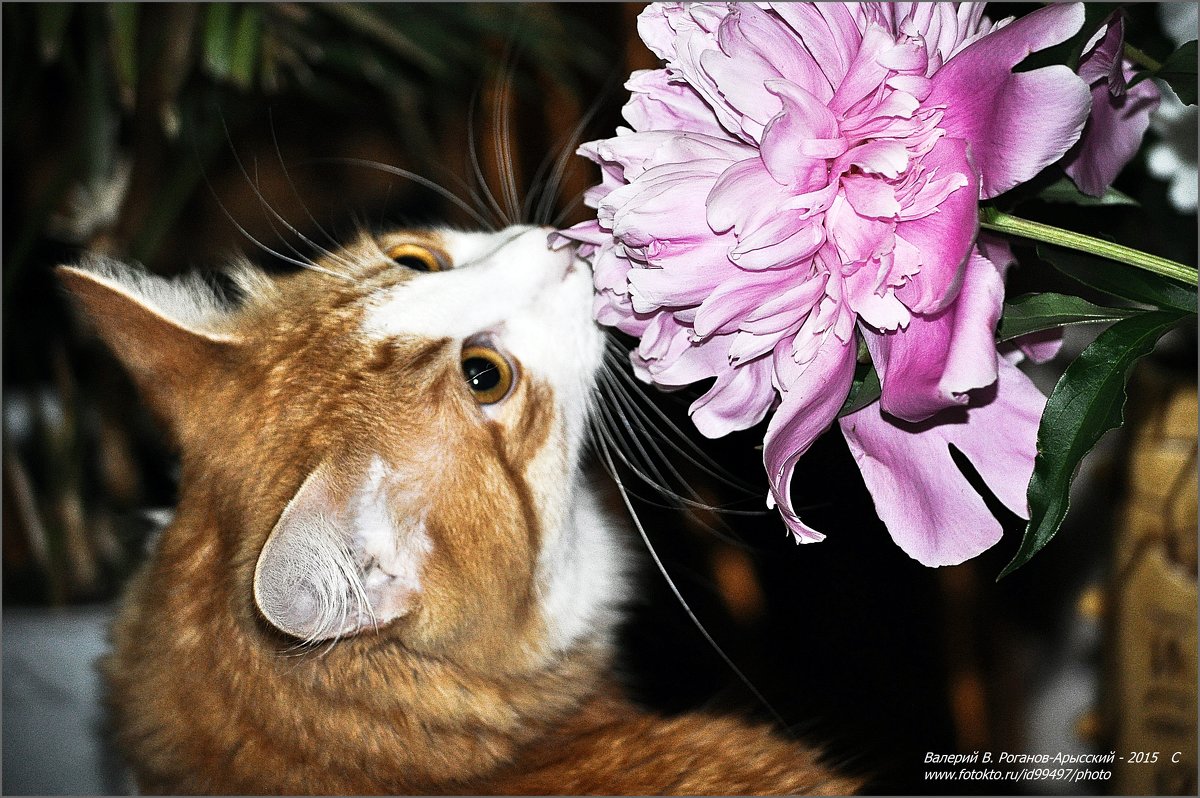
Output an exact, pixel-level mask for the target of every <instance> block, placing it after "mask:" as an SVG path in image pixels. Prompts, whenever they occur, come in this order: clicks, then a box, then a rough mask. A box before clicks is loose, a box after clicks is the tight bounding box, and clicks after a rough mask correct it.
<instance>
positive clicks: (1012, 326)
mask: <svg viewBox="0 0 1200 798" xmlns="http://www.w3.org/2000/svg"><path fill="white" fill-rule="evenodd" d="M1140 312H1145V311H1137V310H1130V309H1129V308H1106V307H1102V306H1100V305H1093V304H1092V303H1091V302H1088V301H1087V300H1086V299H1080V298H1079V297H1077V296H1068V295H1066V294H1052V293H1046V294H1026V295H1025V296H1020V297H1017V298H1016V299H1014V300H1012V301H1011V302H1006V303H1004V315H1003V316H1001V317H1000V329H999V330H998V331H997V333H996V341H997V342H1000V341H1011V340H1012V339H1014V338H1020V337H1021V336H1022V335H1028V334H1030V333H1035V332H1041V331H1042V330H1052V329H1054V328H1055V327H1065V326H1067V325H1069V324H1087V323H1090V322H1100V321H1119V320H1120V319H1124V318H1128V317H1130V316H1135V315H1137V314H1138V313H1140Z"/></svg>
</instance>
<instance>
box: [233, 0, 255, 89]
mask: <svg viewBox="0 0 1200 798" xmlns="http://www.w3.org/2000/svg"><path fill="white" fill-rule="evenodd" d="M262 28H263V26H262V8H261V7H260V6H257V5H247V6H242V9H241V13H240V14H238V19H237V27H236V28H235V29H234V32H233V44H232V47H231V48H230V59H229V78H230V80H232V81H233V84H234V85H235V86H237V87H238V88H239V89H242V90H243V91H249V90H250V88H251V87H252V86H253V85H254V73H255V68H256V67H257V65H258V53H259V49H260V46H261V44H262Z"/></svg>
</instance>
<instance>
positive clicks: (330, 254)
mask: <svg viewBox="0 0 1200 798" xmlns="http://www.w3.org/2000/svg"><path fill="white" fill-rule="evenodd" d="M268 118H269V119H270V122H271V143H272V144H273V145H274V146H275V157H276V158H278V159H279V166H280V168H281V169H283V176H284V178H285V179H286V180H287V184H288V188H290V189H291V191H292V196H294V197H295V198H296V200H297V201H298V202H299V203H300V207H301V208H303V209H304V215H305V216H307V217H308V220H309V221H310V222H312V223H313V225H315V226H316V228H317V230H318V231H319V232H320V233H321V235H323V236H325V238H327V239H328V240H329V243H331V244H333V245H334V246H335V247H336V246H338V242H337V239H335V238H334V237H333V236H332V235H330V234H329V232H328V231H327V230H326V229H325V228H324V227H322V226H321V223H320V222H318V221H317V220H316V219H315V218H314V217H313V215H312V211H310V210H309V209H308V205H307V204H306V203H305V202H304V198H303V197H301V196H300V192H299V191H298V190H297V189H296V184H295V183H294V182H293V181H292V174H291V172H289V171H288V168H287V164H286V163H285V162H284V160H283V151H282V150H281V149H280V147H279V137H278V136H277V135H276V132H275V117H274V116H273V114H272V113H270V112H269V113H268ZM293 232H295V231H294V230H293ZM296 235H299V236H300V238H301V240H303V241H305V242H307V243H308V244H309V246H312V247H315V248H316V249H318V250H320V251H321V252H322V253H323V254H324V255H326V256H327V257H329V258H330V259H332V260H333V261H335V262H336V263H338V264H339V265H341V266H344V267H346V268H347V269H349V268H351V265H352V264H351V263H350V262H349V261H348V260H346V259H345V258H343V257H342V256H341V255H339V254H338V253H337V252H334V251H333V250H331V249H328V248H327V247H324V246H322V245H321V244H318V243H317V242H315V241H313V240H311V239H310V238H308V237H307V236H305V235H303V234H301V233H298V232H297V233H296Z"/></svg>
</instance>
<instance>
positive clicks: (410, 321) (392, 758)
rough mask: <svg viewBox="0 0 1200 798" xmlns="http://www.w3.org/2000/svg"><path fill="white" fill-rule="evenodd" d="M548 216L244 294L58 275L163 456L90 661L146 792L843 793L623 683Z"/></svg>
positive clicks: (582, 312) (74, 272) (572, 318)
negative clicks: (133, 565) (116, 602)
mask: <svg viewBox="0 0 1200 798" xmlns="http://www.w3.org/2000/svg"><path fill="white" fill-rule="evenodd" d="M547 232H548V231H547V230H544V229H530V228H512V229H509V230H506V231H502V232H500V233H495V234H464V233H453V232H440V233H439V232H412V233H396V234H392V235H389V236H383V237H381V238H379V239H374V238H370V237H364V238H363V239H362V240H361V241H359V242H358V243H356V244H355V245H353V246H350V247H348V248H346V249H345V250H342V251H340V252H339V253H336V254H332V253H331V254H330V256H329V257H326V258H324V259H322V260H321V261H320V269H314V270H308V271H303V272H301V273H299V274H295V275H289V276H287V277H283V278H278V279H274V280H273V279H269V278H267V277H265V276H263V275H261V274H260V273H257V272H255V271H253V270H250V269H240V270H239V271H238V273H237V274H236V275H235V282H236V284H237V285H238V286H239V288H240V292H241V293H242V294H243V299H242V301H241V303H240V304H238V305H237V306H236V307H235V306H227V305H225V304H223V303H221V302H219V301H217V300H215V299H213V298H212V295H211V292H210V291H208V290H207V289H205V288H204V287H202V286H201V285H200V284H199V283H192V284H182V283H181V284H170V283H168V282H167V281H163V280H157V279H155V278H149V277H146V276H145V275H141V274H140V273H138V272H135V271H133V270H130V269H127V268H125V267H121V266H119V265H118V264H112V263H109V262H101V261H96V262H93V263H91V264H90V265H89V266H87V267H86V268H78V269H76V268H71V269H63V270H62V271H61V276H62V279H63V280H64V282H65V283H66V284H67V285H68V287H69V288H71V290H72V291H73V292H74V293H75V294H76V296H77V297H78V298H79V299H80V301H81V303H82V304H83V305H84V307H85V308H86V309H87V310H88V311H89V313H90V315H92V316H93V317H94V318H95V319H96V321H97V325H98V327H99V329H100V332H101V334H102V335H103V336H104V337H105V339H106V340H107V341H108V342H109V344H110V345H111V346H112V347H113V349H114V350H115V351H116V352H117V354H118V355H119V356H120V357H121V359H122V360H123V362H124V363H125V364H126V365H127V367H128V368H129V369H130V371H131V372H132V373H133V375H134V376H135V378H136V379H137V380H138V382H139V384H140V386H141V387H142V389H143V391H144V392H145V393H146V394H147V398H148V400H149V401H150V403H151V406H152V407H153V408H154V409H155V410H156V411H157V413H158V414H159V415H160V416H162V417H163V419H164V421H165V423H166V425H167V427H168V429H169V430H170V431H171V432H172V433H173V435H174V437H175V439H176V441H177V443H178V445H179V448H180V451H181V455H182V478H181V487H180V502H179V506H178V509H177V512H176V515H175V520H174V522H173V523H172V525H171V526H170V527H169V528H168V529H167V530H166V531H165V532H164V533H163V535H162V537H161V539H160V541H159V543H158V544H157V547H156V550H155V552H154V554H153V555H152V557H151V559H150V561H149V562H148V563H147V565H146V566H145V567H144V569H143V570H142V572H141V573H140V574H139V575H138V576H137V577H136V579H135V580H134V582H133V584H132V585H131V587H130V589H129V592H128V595H127V597H126V599H125V602H124V605H123V609H122V612H121V614H120V617H119V619H118V621H117V623H116V626H115V628H114V633H113V644H114V648H113V653H112V655H111V656H110V657H109V658H108V659H107V660H106V663H105V666H104V671H105V675H106V679H107V682H108V686H109V690H110V703H111V706H112V708H113V712H114V719H115V725H116V729H117V733H118V739H119V742H120V744H121V745H122V747H123V749H124V750H125V751H126V752H127V754H128V756H129V759H130V762H131V764H132V765H133V766H134V768H135V771H136V773H137V777H138V781H139V786H140V787H141V789H142V790H143V791H147V792H152V793H158V792H164V793H165V792H185V793H199V792H216V793H241V794H249V793H324V794H368V793H437V792H442V793H468V794H476V793H489V792H499V793H577V792H578V793H642V794H649V793H665V792H678V793H724V794H732V793H797V792H816V793H844V792H847V791H850V790H852V789H854V788H855V787H856V786H857V785H856V783H855V782H853V781H851V780H848V779H845V778H842V777H840V776H835V775H834V774H832V773H831V772H829V771H827V770H825V769H824V768H822V767H821V766H819V765H817V764H816V763H815V761H814V757H813V755H812V754H811V753H810V752H808V751H807V750H805V749H803V748H802V747H800V746H799V745H797V744H795V743H793V742H789V741H786V740H784V739H782V738H780V737H777V736H775V735H774V734H772V733H770V732H769V731H768V730H766V729H765V728H762V727H757V726H751V725H748V724H745V723H742V722H740V721H737V720H733V719H729V718H718V717H713V716H707V715H698V714H696V715H686V716H681V717H678V718H673V719H665V718H661V717H657V716H654V715H652V714H648V713H646V712H644V711H642V710H640V709H638V708H636V707H634V706H633V705H632V704H631V703H629V702H627V701H626V700H624V699H622V698H621V697H620V695H619V691H618V690H617V688H616V687H615V685H614V684H613V683H612V682H611V677H610V669H611V659H612V637H613V630H614V627H615V624H616V622H617V620H618V618H619V605H620V603H621V602H622V600H623V598H624V596H625V593H626V589H627V588H626V577H625V573H624V570H625V569H624V559H623V556H622V553H621V550H620V546H619V543H618V536H617V535H616V534H615V532H614V530H613V529H612V528H611V525H610V522H609V521H608V520H607V519H606V518H605V516H604V514H603V512H602V511H601V509H600V507H599V503H598V501H597V499H596V497H595V496H594V495H593V492H592V490H591V488H590V487H589V486H588V485H587V483H586V482H585V481H584V480H583V479H582V478H581V475H580V468H579V461H580V456H581V451H582V448H583V441H584V430H585V422H586V419H587V413H588V407H589V405H590V403H591V402H592V401H593V399H592V393H593V384H594V378H595V373H596V371H597V369H598V368H599V365H600V361H601V351H602V343H603V342H602V338H601V335H600V332H599V331H598V329H597V328H596V327H595V325H594V324H593V323H592V322H591V318H590V313H589V308H590V297H591V278H590V274H588V272H587V269H586V266H585V265H584V264H582V263H581V262H579V261H577V260H576V259H575V258H574V256H573V255H572V254H571V253H570V252H569V251H567V250H560V251H552V250H550V249H548V248H547V246H546V244H545V241H546V236H547ZM413 267H415V268H413ZM301 641H306V643H305V644H301Z"/></svg>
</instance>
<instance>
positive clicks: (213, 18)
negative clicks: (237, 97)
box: [204, 3, 233, 80]
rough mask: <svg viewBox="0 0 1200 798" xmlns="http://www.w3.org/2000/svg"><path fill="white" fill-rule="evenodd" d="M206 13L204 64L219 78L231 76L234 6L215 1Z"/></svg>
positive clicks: (211, 73)
mask: <svg viewBox="0 0 1200 798" xmlns="http://www.w3.org/2000/svg"><path fill="white" fill-rule="evenodd" d="M206 11H207V13H205V15H204V66H205V68H206V69H207V70H208V72H209V74H210V75H212V76H213V77H214V78H217V79H218V80H226V79H228V78H229V70H230V67H231V64H232V62H233V52H232V51H233V7H232V6H231V5H230V4H229V3H213V4H212V5H210V6H208V8H207V10H206Z"/></svg>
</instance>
